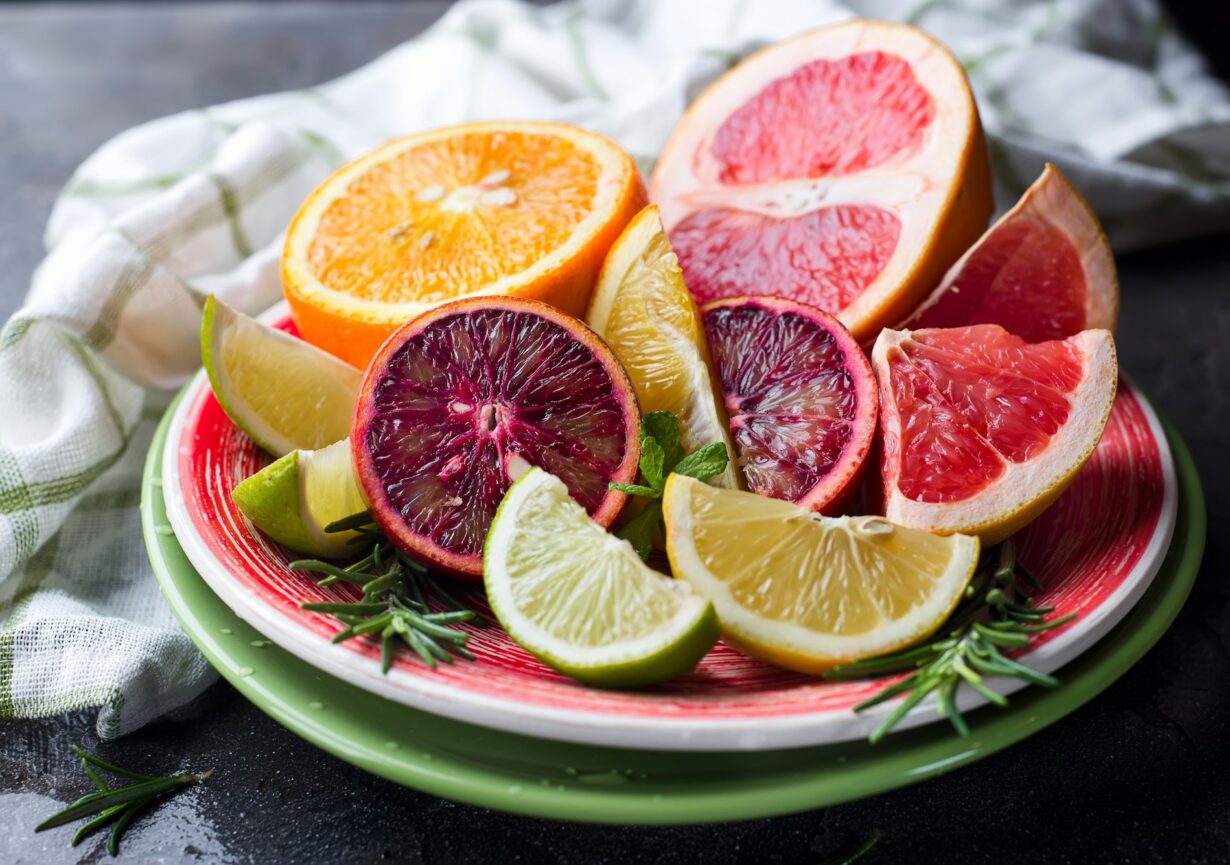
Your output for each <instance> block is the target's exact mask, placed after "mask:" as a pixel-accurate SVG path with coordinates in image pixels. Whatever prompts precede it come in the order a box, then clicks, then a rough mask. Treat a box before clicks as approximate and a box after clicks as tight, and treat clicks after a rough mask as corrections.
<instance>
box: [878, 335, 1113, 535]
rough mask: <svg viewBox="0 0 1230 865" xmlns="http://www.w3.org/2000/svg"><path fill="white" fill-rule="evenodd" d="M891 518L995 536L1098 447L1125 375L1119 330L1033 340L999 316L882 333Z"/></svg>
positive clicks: (1037, 505) (1046, 497) (1009, 529)
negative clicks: (981, 321)
mask: <svg viewBox="0 0 1230 865" xmlns="http://www.w3.org/2000/svg"><path fill="white" fill-rule="evenodd" d="M872 364H873V366H874V367H875V371H876V376H877V377H878V378H879V381H880V425H881V430H882V433H883V438H882V451H881V480H882V481H883V484H884V507H885V516H887V517H888V519H889V520H891V521H892V522H894V523H899V524H901V525H904V526H910V527H913V528H919V529H926V530H928V531H933V532H940V533H942V534H950V533H952V532H961V533H964V534H971V535H978V536H979V537H980V538H981V539H982V541H983V543H984V544H993V543H997V542H999V541H1001V540H1003V539H1004V538H1006V537H1008V536H1009V535H1011V534H1012V533H1013V532H1015V531H1017V530H1018V529H1020V528H1022V527H1023V526H1025V525H1026V524H1027V523H1028V522H1030V521H1031V520H1033V519H1034V518H1035V517H1036V516H1038V514H1040V513H1041V512H1042V511H1043V510H1044V509H1045V508H1046V506H1047V505H1049V504H1050V503H1051V502H1052V501H1054V500H1055V498H1056V497H1057V496H1058V495H1059V494H1060V493H1061V492H1063V490H1064V487H1066V486H1067V485H1068V483H1069V482H1070V481H1071V480H1072V479H1073V478H1074V477H1075V476H1076V473H1077V471H1078V470H1079V469H1080V468H1081V466H1083V465H1084V464H1085V462H1086V460H1088V459H1089V457H1090V455H1091V454H1092V453H1093V450H1094V448H1095V447H1097V444H1098V442H1099V441H1100V440H1101V438H1102V431H1103V430H1104V429H1105V428H1106V421H1107V419H1108V418H1109V417H1110V410H1111V405H1112V404H1113V403H1114V400H1115V388H1116V385H1117V383H1118V365H1117V362H1116V360H1115V343H1114V338H1113V337H1112V336H1111V334H1110V331H1108V330H1085V331H1081V332H1080V333H1078V334H1076V335H1075V336H1071V337H1068V338H1067V339H1065V340H1052V341H1049V342H1039V343H1032V344H1031V343H1027V342H1025V341H1024V340H1023V339H1021V338H1020V337H1018V336H1013V335H1012V334H1010V333H1008V331H1006V330H1004V329H1003V328H1002V327H999V326H998V325H993V324H982V325H973V326H970V327H959V328H947V329H933V330H916V331H898V330H885V331H884V332H883V333H881V334H880V338H879V339H877V340H876V344H875V348H874V349H873V351H872Z"/></svg>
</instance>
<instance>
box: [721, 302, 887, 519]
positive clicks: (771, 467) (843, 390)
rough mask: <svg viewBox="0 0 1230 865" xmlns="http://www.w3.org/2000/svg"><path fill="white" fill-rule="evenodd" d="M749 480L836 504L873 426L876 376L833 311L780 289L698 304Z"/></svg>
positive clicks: (829, 506)
mask: <svg viewBox="0 0 1230 865" xmlns="http://www.w3.org/2000/svg"><path fill="white" fill-rule="evenodd" d="M703 315H704V321H705V333H706V334H707V335H708V337H709V350H710V353H711V354H712V357H713V363H714V366H715V368H716V369H717V373H718V379H719V381H720V383H721V389H722V395H723V399H724V401H725V404H726V411H727V414H728V416H729V418H730V434H731V438H732V439H733V441H734V444H735V451H736V456H737V459H738V463H739V466H740V468H741V469H742V470H743V474H744V477H745V478H746V480H747V485H748V489H750V490H751V491H752V492H756V493H760V494H761V495H766V496H771V497H773V498H779V499H786V500H788V501H793V502H795V503H797V504H799V505H802V506H803V507H807V508H810V509H811V510H814V511H820V512H822V513H827V514H834V513H839V512H840V511H841V509H842V507H843V506H844V505H845V503H846V502H847V501H848V500H849V498H850V496H851V494H852V493H853V492H854V491H855V489H856V487H857V481H858V479H859V477H860V475H861V472H862V468H863V465H864V464H865V463H866V461H867V455H868V453H869V452H870V450H871V446H872V443H873V440H874V436H875V429H876V411H877V404H876V390H875V378H874V376H873V375H872V372H871V367H870V365H869V364H868V363H867V358H866V356H864V354H863V352H862V350H861V349H860V348H859V347H858V344H857V343H856V342H855V341H854V338H853V337H852V336H851V335H850V333H849V332H848V331H847V330H846V329H845V328H844V327H843V326H842V325H841V323H840V322H838V321H837V320H836V319H835V318H833V317H832V316H831V315H828V314H827V313H824V312H821V311H820V310H818V309H816V308H815V307H810V306H807V305H805V304H801V303H798V302H796V301H792V300H787V299H785V298H730V299H727V300H721V301H717V302H714V303H711V304H709V305H707V306H706V307H705V308H704V310H703Z"/></svg>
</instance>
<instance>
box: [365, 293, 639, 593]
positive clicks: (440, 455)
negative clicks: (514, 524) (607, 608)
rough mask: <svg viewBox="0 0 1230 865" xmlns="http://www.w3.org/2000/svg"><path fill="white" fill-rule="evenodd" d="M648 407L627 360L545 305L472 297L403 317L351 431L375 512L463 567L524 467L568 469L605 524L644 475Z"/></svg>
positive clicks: (569, 480)
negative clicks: (626, 488) (642, 414)
mask: <svg viewBox="0 0 1230 865" xmlns="http://www.w3.org/2000/svg"><path fill="white" fill-rule="evenodd" d="M638 424H639V414H638V411H637V408H636V401H635V396H634V394H633V392H632V389H631V385H630V384H629V383H628V381H627V377H626V375H625V374H624V372H623V370H622V368H621V367H620V366H619V363H618V361H616V360H615V358H614V356H613V355H612V354H611V353H610V350H609V349H607V348H606V347H605V346H604V345H602V343H601V342H600V341H599V340H598V339H597V338H596V337H595V336H594V335H593V334H592V333H590V332H589V331H588V329H586V328H585V327H584V326H583V325H582V324H581V323H580V322H578V321H576V320H575V319H572V318H570V317H568V316H566V315H564V314H563V313H560V312H558V311H556V310H554V309H552V308H550V307H548V306H546V305H545V304H540V303H537V302H535V301H527V300H515V299H490V300H487V299H474V300H470V301H459V302H456V303H454V304H448V305H445V306H443V307H440V308H438V309H437V310H434V311H432V312H429V313H426V314H424V315H423V316H420V317H419V318H418V319H416V320H415V321H413V322H411V323H410V324H409V325H407V326H406V327H404V328H402V330H400V331H399V332H398V333H397V334H396V335H395V336H394V337H393V338H391V339H390V341H389V342H388V343H387V344H386V345H385V347H384V348H383V349H382V350H381V353H380V354H379V355H378V356H377V358H376V360H375V361H373V364H372V367H371V368H370V369H369V370H368V373H367V376H366V378H365V380H364V385H363V391H362V395H361V397H360V403H359V409H358V411H357V412H356V415H355V423H354V431H353V433H352V441H353V443H354V449H355V463H356V466H357V469H358V472H359V477H360V481H361V486H362V488H363V490H364V492H365V493H366V495H367V497H368V499H369V501H370V502H371V504H372V511H373V514H374V516H375V517H376V520H377V522H378V523H379V524H380V525H381V527H382V528H383V529H384V530H385V532H386V534H388V535H389V537H390V538H391V539H392V540H393V541H394V542H395V543H398V544H399V545H400V546H402V547H403V548H405V549H408V550H409V551H411V552H418V553H420V554H422V555H425V556H427V557H428V558H435V559H438V560H439V564H441V565H442V566H444V567H448V568H451V569H454V570H458V571H461V572H464V573H470V574H478V573H480V571H481V562H480V560H479V554H480V553H481V551H482V546H483V539H484V538H485V537H486V534H487V529H488V527H489V526H490V524H491V519H492V517H493V516H494V515H495V511H496V508H497V506H498V505H499V503H500V500H501V499H502V498H503V496H504V493H505V492H506V491H507V489H508V487H509V485H510V484H511V483H512V481H513V480H515V479H516V477H518V476H519V475H520V474H521V473H522V472H524V470H525V468H527V467H528V466H530V465H536V466H540V467H542V468H543V469H545V470H547V471H548V472H550V473H552V474H554V475H556V476H558V477H559V478H560V479H561V480H562V481H563V482H564V483H565V484H566V485H567V487H568V490H569V492H570V493H571V495H572V496H573V498H575V499H576V500H577V501H578V502H579V503H580V504H581V505H582V506H583V507H584V508H585V509H586V511H587V512H589V513H590V514H591V515H593V516H594V518H595V519H598V520H599V521H602V522H604V523H609V522H610V521H611V520H612V519H614V517H615V515H616V513H617V512H618V510H619V508H620V507H621V506H622V504H623V502H624V500H625V496H624V494H623V493H618V492H613V491H610V490H608V489H607V485H608V483H610V482H611V481H618V482H629V481H631V480H633V479H634V476H635V473H636V460H637V454H638V445H637V437H636V435H637V427H638Z"/></svg>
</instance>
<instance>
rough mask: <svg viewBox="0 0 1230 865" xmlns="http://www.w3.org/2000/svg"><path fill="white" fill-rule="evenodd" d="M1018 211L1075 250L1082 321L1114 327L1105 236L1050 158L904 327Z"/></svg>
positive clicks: (1113, 284)
mask: <svg viewBox="0 0 1230 865" xmlns="http://www.w3.org/2000/svg"><path fill="white" fill-rule="evenodd" d="M1022 217H1024V218H1030V219H1036V220H1038V221H1040V222H1045V223H1049V224H1051V225H1054V226H1057V227H1058V228H1059V229H1060V230H1061V231H1062V232H1063V233H1064V234H1066V235H1067V236H1068V237H1070V238H1071V239H1072V245H1073V246H1075V247H1076V249H1077V251H1078V252H1079V253H1080V259H1081V266H1082V269H1083V270H1084V274H1085V287H1086V291H1085V327H1086V328H1098V327H1100V328H1105V329H1106V330H1112V331H1113V330H1114V329H1115V322H1116V320H1117V319H1118V317H1119V280H1118V277H1117V276H1116V271H1115V258H1114V255H1113V254H1112V253H1111V249H1110V242H1109V241H1108V240H1107V238H1106V234H1105V233H1104V232H1103V231H1102V226H1101V224H1100V223H1099V222H1098V218H1097V216H1096V215H1095V214H1094V212H1093V211H1092V210H1091V209H1090V207H1089V204H1088V202H1086V201H1085V200H1084V199H1083V198H1081V195H1080V193H1079V192H1077V191H1076V189H1075V187H1073V186H1072V184H1071V183H1070V182H1069V181H1068V179H1067V178H1066V177H1064V175H1063V173H1062V172H1060V171H1059V169H1057V168H1056V167H1055V166H1054V165H1052V164H1051V163H1049V162H1048V163H1047V164H1046V167H1045V168H1044V169H1043V170H1042V174H1041V175H1039V176H1038V179H1037V180H1035V181H1034V182H1033V185H1031V186H1030V187H1029V189H1027V190H1025V194H1024V195H1022V196H1021V199H1020V200H1019V201H1018V202H1017V203H1016V204H1015V205H1013V207H1012V209H1011V210H1009V211H1008V212H1007V213H1005V214H1004V215H1003V216H1001V217H1000V218H999V219H997V220H996V221H995V224H994V225H992V226H991V227H990V228H988V229H987V231H986V233H985V234H983V236H982V237H980V238H979V239H978V242H977V243H975V244H974V245H973V246H971V247H970V248H969V249H968V250H967V251H966V252H965V254H964V255H962V256H961V257H960V258H959V259H957V262H956V264H954V265H953V266H952V267H950V268H949V269H948V272H947V273H945V274H944V278H943V279H942V280H941V281H940V284H939V285H938V286H936V288H935V290H934V291H933V292H931V294H930V295H928V296H927V299H926V300H924V301H923V302H922V303H921V304H919V306H918V309H916V310H914V312H913V314H912V315H911V316H910V318H909V320H908V321H907V322H906V323H905V324H903V325H901V329H902V330H909V329H910V322H913V321H917V320H918V319H919V317H920V316H921V315H922V314H923V313H924V312H926V311H927V310H928V309H930V308H931V307H933V306H935V305H936V304H937V303H939V301H940V298H942V297H943V296H944V295H945V294H947V293H948V291H949V290H950V289H951V288H952V285H953V283H954V282H956V280H957V277H959V276H960V275H961V272H962V271H963V270H964V269H965V266H966V264H967V263H968V262H969V260H970V258H971V257H973V255H974V254H975V253H976V252H977V251H978V250H979V249H980V248H981V247H982V244H983V243H984V242H985V241H986V240H987V238H989V237H991V236H992V235H994V234H995V232H996V230H997V229H999V228H1001V227H1002V226H1004V225H1006V224H1008V223H1011V222H1014V221H1016V220H1018V219H1021V218H1022Z"/></svg>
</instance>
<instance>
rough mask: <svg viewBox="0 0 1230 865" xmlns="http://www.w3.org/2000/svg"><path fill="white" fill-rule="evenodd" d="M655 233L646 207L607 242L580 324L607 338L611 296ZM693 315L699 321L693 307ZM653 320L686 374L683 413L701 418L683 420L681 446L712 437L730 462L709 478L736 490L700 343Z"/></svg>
mask: <svg viewBox="0 0 1230 865" xmlns="http://www.w3.org/2000/svg"><path fill="white" fill-rule="evenodd" d="M661 233H663V228H662V221H661V219H660V218H659V216H658V211H657V208H656V207H655V206H653V205H650V206H649V207H647V208H645V209H644V210H642V211H641V212H640V213H639V214H637V215H636V216H635V217H634V218H633V219H632V222H630V223H629V224H628V227H627V228H625V229H624V232H623V233H622V234H621V235H620V236H619V238H618V239H617V240H616V241H615V243H614V244H613V245H612V246H611V251H610V252H609V253H608V254H607V259H606V261H605V262H604V263H603V265H602V271H601V273H600V274H599V275H598V282H597V285H596V286H595V287H594V293H593V297H592V298H591V299H590V305H589V311H588V312H587V313H586V316H585V323H586V324H588V325H589V326H590V327H591V328H593V330H594V332H595V333H597V334H598V335H599V336H600V337H602V338H603V339H606V338H607V334H606V330H607V325H608V323H609V321H610V318H611V312H612V311H613V309H614V307H615V299H616V297H617V296H618V295H619V292H620V289H621V288H622V287H623V285H624V280H625V277H626V275H627V274H628V271H629V270H630V269H631V268H632V265H633V264H634V263H635V262H636V259H637V258H639V257H640V256H641V255H642V254H643V253H644V251H645V249H646V248H647V247H648V246H649V243H650V241H651V240H652V239H653V238H654V237H655V236H656V235H658V234H661ZM677 266H678V265H677V264H676V267H677ZM697 316H698V319H699V310H698V311H697ZM658 324H659V332H660V334H661V336H662V338H663V340H664V341H667V342H669V344H670V345H671V346H672V347H673V348H674V350H675V353H676V354H678V355H679V356H680V357H682V358H683V359H684V362H685V364H686V366H687V367H688V369H689V370H690V371H691V375H692V380H691V385H690V388H689V392H690V394H691V396H692V408H693V412H692V413H691V414H690V415H689V416H690V417H699V418H700V419H701V421H700V423H693V424H685V429H684V430H683V432H684V447H685V449H687V450H694V449H696V448H698V447H704V446H705V445H707V444H710V443H711V442H715V441H720V442H722V443H723V444H724V445H726V453H727V454H729V455H731V459H730V461H729V462H728V463H727V464H726V470H725V471H724V472H722V473H721V474H720V475H715V476H714V477H713V478H711V479H710V481H709V482H710V483H712V484H715V485H717V486H724V487H728V488H730V489H739V488H740V487H741V486H742V479H741V477H740V474H739V470H738V468H737V466H736V464H735V460H734V458H733V455H734V453H735V449H734V443H733V442H732V441H731V438H730V429H729V426H728V424H727V420H726V417H725V414H724V412H723V411H722V409H721V407H720V402H719V399H720V397H719V391H718V389H717V387H716V386H715V376H714V373H713V371H712V370H711V369H710V366H709V364H708V363H707V362H706V361H705V358H704V357H703V356H702V354H701V349H700V347H698V346H697V345H695V344H694V343H693V342H692V341H691V340H690V339H688V338H687V336H686V335H685V334H682V333H679V332H678V331H677V330H675V329H674V328H672V327H670V326H669V324H667V323H666V322H659V323H658ZM697 329H698V332H699V334H700V338H701V339H704V338H705V337H704V333H705V331H704V326H703V324H701V322H700V321H699V320H698V322H697ZM621 360H623V358H621ZM641 410H642V411H644V412H648V411H651V410H652V409H651V407H649V406H641ZM681 420H683V419H681Z"/></svg>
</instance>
